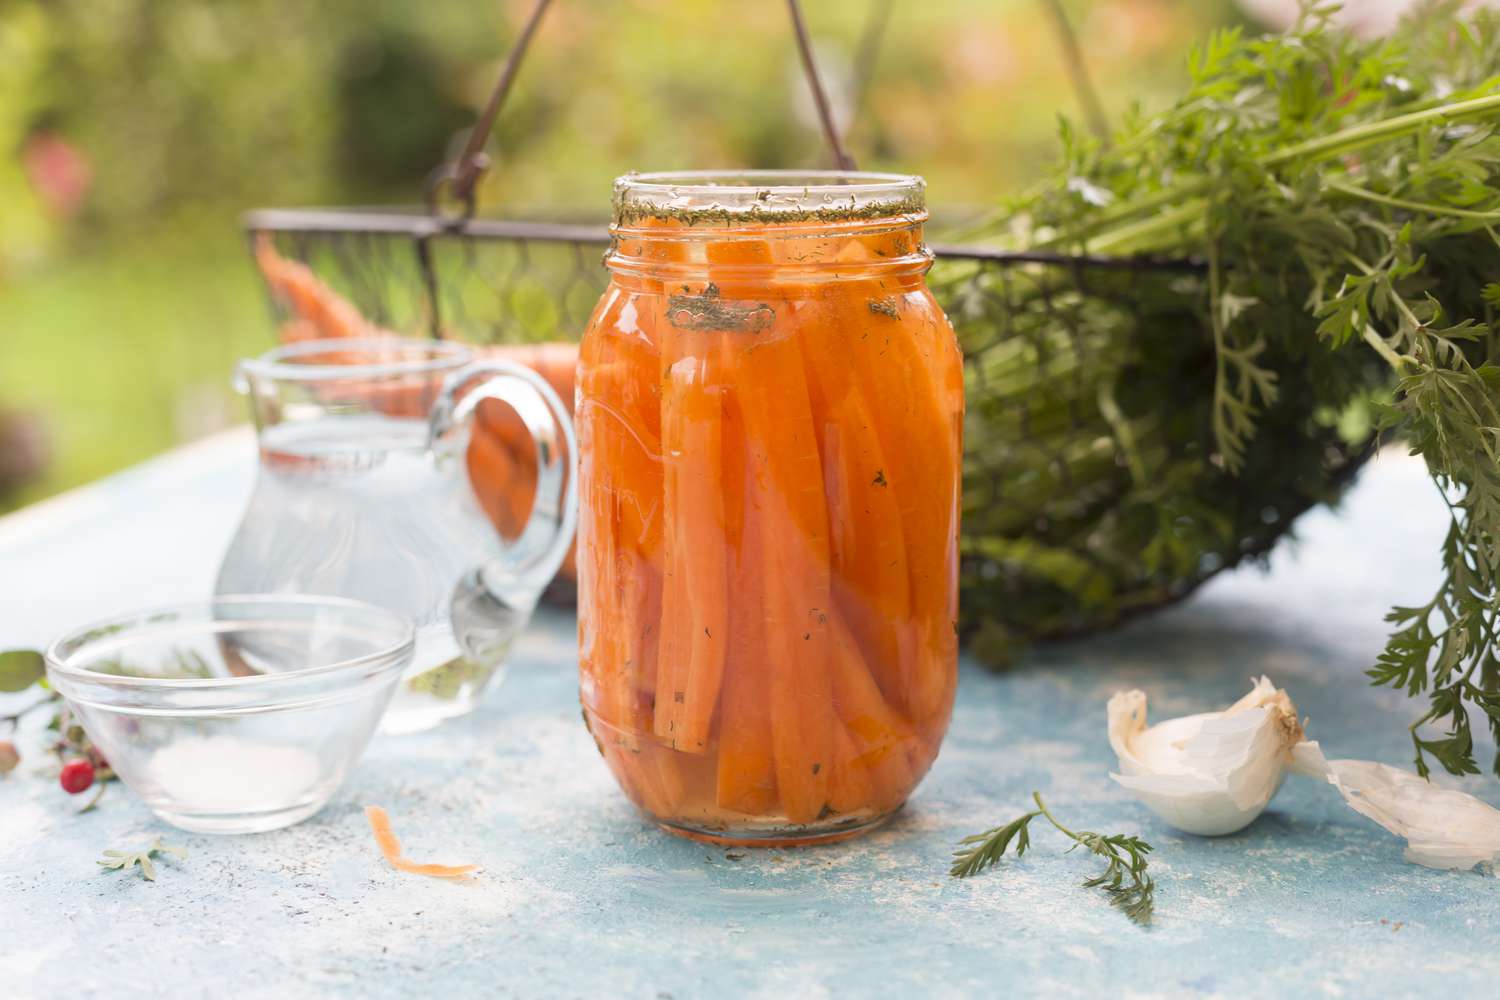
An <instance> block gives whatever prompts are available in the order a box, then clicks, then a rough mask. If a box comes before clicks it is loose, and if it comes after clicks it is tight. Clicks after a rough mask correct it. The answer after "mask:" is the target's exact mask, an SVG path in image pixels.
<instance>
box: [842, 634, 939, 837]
mask: <svg viewBox="0 0 1500 1000" xmlns="http://www.w3.org/2000/svg"><path fill="white" fill-rule="evenodd" d="M832 632H833V656H832V658H831V660H830V661H829V662H830V672H831V674H832V678H833V697H834V704H835V705H836V707H837V711H838V715H839V718H840V719H841V720H842V722H843V724H844V726H845V728H846V729H847V731H848V733H849V735H850V737H851V738H852V739H853V741H854V746H855V748H856V750H858V752H859V756H858V761H859V763H860V764H862V765H863V766H864V767H865V768H867V769H868V770H869V772H870V776H871V784H872V803H873V804H875V805H876V806H878V807H879V808H881V809H887V810H888V809H894V808H895V807H896V806H898V805H900V804H901V803H902V802H903V801H904V800H905V799H906V796H907V795H908V794H910V792H911V790H912V788H914V787H915V786H916V778H915V777H914V776H913V774H912V772H911V768H910V767H909V765H908V762H907V758H908V755H909V753H910V752H912V751H914V750H916V749H917V740H916V733H915V731H914V730H913V728H912V725H911V723H909V722H907V721H906V720H905V719H904V718H902V716H901V715H900V714H899V713H897V712H895V711H893V710H892V709H891V707H890V706H889V705H888V704H886V702H885V700H884V699H883V698H882V697H881V694H880V689H879V687H877V686H876V684H875V680H874V678H873V677H872V676H871V672H870V670H869V669H868V668H866V666H865V664H864V662H863V659H862V657H861V654H860V651H859V646H858V644H857V643H856V642H855V641H854V637H853V636H852V635H851V634H850V632H849V630H848V628H847V627H845V625H844V623H843V622H842V621H841V620H839V619H837V618H836V619H835V620H834V621H833V622H832Z"/></svg>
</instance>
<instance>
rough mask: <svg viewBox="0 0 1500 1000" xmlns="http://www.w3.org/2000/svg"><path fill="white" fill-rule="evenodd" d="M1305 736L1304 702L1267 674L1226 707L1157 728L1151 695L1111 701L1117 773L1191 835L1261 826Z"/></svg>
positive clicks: (1137, 694) (1165, 818)
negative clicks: (1300, 716)
mask: <svg viewBox="0 0 1500 1000" xmlns="http://www.w3.org/2000/svg"><path fill="white" fill-rule="evenodd" d="M1301 740H1302V726H1301V725H1300V724H1299V723H1298V721H1297V709H1296V706H1294V705H1293V704H1292V701H1291V699H1290V698H1288V697H1287V694H1286V692H1285V691H1282V690H1280V689H1278V688H1277V687H1276V686H1275V685H1274V684H1272V683H1271V681H1270V680H1269V679H1268V678H1266V677H1262V678H1261V679H1260V680H1259V681H1257V682H1256V683H1255V687H1254V688H1253V689H1251V691H1250V693H1249V694H1247V695H1246V696H1245V697H1243V698H1241V699H1240V700H1239V701H1237V702H1235V703H1234V704H1233V705H1231V706H1229V708H1227V709H1225V710H1224V711H1222V712H1206V713H1204V714H1202V715H1189V716H1184V717H1183V718H1180V719H1171V720H1169V721H1167V722H1163V723H1160V724H1158V725H1155V726H1151V727H1149V728H1147V725H1146V695H1145V692H1143V691H1122V692H1120V693H1118V694H1116V695H1115V696H1114V697H1112V698H1111V699H1110V700H1109V744H1110V746H1111V747H1113V748H1114V751H1115V755H1116V756H1117V757H1119V759H1120V773H1119V774H1112V775H1110V777H1112V778H1114V779H1115V781H1117V782H1119V783H1120V784H1121V785H1122V786H1123V787H1125V788H1127V789H1129V790H1130V791H1131V792H1133V793H1134V794H1135V796H1136V797H1137V798H1139V799H1140V800H1141V802H1143V803H1145V805H1146V807H1147V808H1149V809H1150V810H1151V811H1152V812H1154V813H1156V815H1158V816H1160V817H1161V818H1162V820H1163V821H1164V822H1166V823H1167V824H1169V825H1170V826H1173V827H1175V828H1177V829H1178V830H1183V831H1185V832H1187V833H1196V834H1201V835H1203V836H1208V837H1213V836H1219V835H1221V834H1226V833H1234V832H1236V831H1238V830H1242V829H1244V828H1245V827H1246V826H1249V825H1250V824H1251V823H1253V822H1254V821H1255V818H1256V817H1257V816H1259V815H1260V814H1261V813H1262V812H1263V811H1264V810H1265V808H1266V805H1267V803H1269V802H1270V801H1271V796H1273V795H1275V794H1276V790H1277V789H1278V788H1280V787H1281V782H1282V779H1283V778H1285V777H1286V772H1287V769H1288V768H1289V767H1290V766H1291V749H1292V747H1294V746H1295V745H1296V744H1298V743H1299V742H1301Z"/></svg>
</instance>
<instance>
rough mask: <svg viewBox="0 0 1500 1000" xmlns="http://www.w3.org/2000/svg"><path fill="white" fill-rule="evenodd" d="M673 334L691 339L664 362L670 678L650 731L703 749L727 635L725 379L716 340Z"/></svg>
mask: <svg viewBox="0 0 1500 1000" xmlns="http://www.w3.org/2000/svg"><path fill="white" fill-rule="evenodd" d="M674 340H675V341H676V342H678V343H680V344H688V343H691V344H693V345H694V346H693V347H692V348H691V349H685V350H684V351H683V353H682V354H681V356H680V357H678V358H677V359H676V360H674V361H673V362H672V363H671V365H670V367H669V368H668V369H667V373H666V379H665V382H664V384H663V387H662V418H661V422H662V457H663V461H664V462H665V463H666V478H665V480H664V493H663V515H664V520H665V522H666V523H667V524H669V525H671V526H673V528H674V530H673V531H672V532H671V533H670V534H669V536H668V539H667V574H668V580H667V593H666V596H665V598H664V602H663V607H662V618H663V624H662V629H663V633H662V634H663V639H664V641H666V642H669V643H670V644H671V645H670V646H669V647H668V648H669V649H670V654H669V655H664V656H663V657H662V659H661V660H660V662H659V664H658V683H660V681H661V679H662V678H663V677H666V678H670V681H671V686H670V687H668V688H667V689H666V690H665V691H663V690H660V689H658V691H657V700H656V720H655V722H656V725H655V731H656V735H657V736H659V737H661V738H662V739H665V740H667V741H668V742H669V744H670V745H671V746H672V747H674V748H675V749H678V750H685V751H688V752H690V753H703V752H704V751H706V750H707V749H708V737H709V728H710V724H711V722H712V719H713V714H714V709H715V707H716V706H717V704H718V698H719V685H720V683H721V681H722V680H723V676H724V654H725V649H726V648H727V645H728V641H729V634H728V633H729V630H728V614H729V607H728V601H729V594H728V576H727V572H728V571H727V567H726V557H727V552H726V549H725V544H724V540H725V524H724V484H723V459H722V431H723V410H722V403H721V397H722V392H723V387H722V386H721V385H719V384H718V380H717V377H716V374H715V373H716V372H717V371H718V370H719V366H718V364H717V363H716V356H717V354H718V348H717V341H716V340H710V339H709V338H706V337H704V336H703V335H692V336H691V337H690V336H688V335H683V336H681V337H679V338H674ZM705 342H706V346H705ZM669 661H670V662H669Z"/></svg>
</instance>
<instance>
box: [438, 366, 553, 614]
mask: <svg viewBox="0 0 1500 1000" xmlns="http://www.w3.org/2000/svg"><path fill="white" fill-rule="evenodd" d="M476 379H481V380H482V381H479V382H478V383H477V384H475V380H476ZM466 387H467V388H466ZM486 399H495V400H499V401H500V402H502V403H504V404H506V405H507V406H509V407H510V408H511V409H512V410H514V411H515V412H516V415H517V416H519V417H520V418H521V422H522V423H524V424H525V425H526V429H527V431H528V432H530V434H531V440H532V443H533V444H534V445H535V446H536V457H537V463H536V464H537V477H536V499H535V500H534V501H533V502H532V505H531V516H530V517H529V518H527V521H526V526H525V527H524V528H523V529H522V530H521V534H520V535H519V536H518V537H517V538H516V539H515V541H509V540H507V539H505V538H504V537H503V536H500V534H499V531H498V529H497V530H496V535H497V536H498V537H500V547H501V552H502V554H503V557H504V558H503V559H502V560H501V561H499V562H492V563H489V564H487V565H485V566H483V567H481V568H480V573H481V576H482V578H483V582H484V585H485V588H486V589H487V590H489V591H490V592H491V593H492V594H494V595H495V596H496V597H501V598H503V599H504V600H505V601H506V602H507V603H510V604H515V603H518V602H520V601H525V602H528V603H534V602H535V601H536V600H537V599H538V598H539V597H540V596H541V593H542V591H543V590H544V589H545V588H546V586H547V584H549V583H551V582H552V578H553V577H554V576H556V575H557V571H558V569H559V568H560V567H561V566H562V563H563V559H565V558H566V557H567V554H568V549H569V547H570V546H571V545H572V544H573V531H574V528H575V526H576V525H577V522H578V482H577V476H576V474H575V473H574V471H573V469H572V463H573V462H574V461H575V460H576V456H577V454H578V441H577V439H576V437H575V436H574V434H573V421H572V419H571V418H570V417H569V416H568V411H567V408H566V407H565V406H564V405H563V402H562V400H561V399H560V398H559V397H558V395H557V392H556V391H555V390H554V389H553V388H552V386H550V385H548V384H547V381H546V380H545V379H543V378H542V377H541V376H540V375H538V374H537V373H536V372H534V371H532V370H531V369H530V368H527V367H525V366H524V365H519V364H516V363H514V362H511V361H498V360H496V361H476V362H474V363H472V364H470V365H467V366H466V367H464V368H463V369H461V370H459V371H456V372H454V373H453V374H452V375H450V376H448V378H447V379H446V380H445V381H444V383H443V387H442V390H441V391H440V392H439V393H438V397H437V400H436V401H435V402H434V403H433V405H432V410H431V414H430V423H429V433H428V445H429V448H430V449H431V451H432V452H433V454H434V455H437V454H441V451H442V449H441V447H440V446H441V445H442V443H443V442H444V440H445V439H447V438H448V437H449V436H450V435H452V434H453V433H455V431H457V430H459V429H464V430H469V431H472V428H473V420H474V413H475V411H476V410H477V409H478V407H479V404H480V403H481V402H483V401H484V400H486Z"/></svg>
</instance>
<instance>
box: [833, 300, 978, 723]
mask: <svg viewBox="0 0 1500 1000" xmlns="http://www.w3.org/2000/svg"><path fill="white" fill-rule="evenodd" d="M860 284H861V285H862V286H863V287H864V293H863V294H864V295H869V296H873V297H872V298H868V299H866V298H863V297H860V298H854V299H852V300H851V299H841V300H837V301H836V302H835V303H834V307H835V308H836V310H837V312H838V315H839V316H840V317H841V318H842V322H839V323H835V324H834V326H835V328H836V329H837V330H838V332H839V333H840V334H842V337H843V342H842V343H843V348H844V351H845V352H846V354H847V355H848V357H849V359H850V360H849V367H850V371H851V377H852V378H853V379H854V380H855V382H856V384H857V385H858V386H859V387H860V389H861V391H863V393H864V394H865V397H866V398H867V399H870V400H878V401H879V405H872V406H871V415H872V417H873V423H874V425H875V429H876V433H877V435H878V437H879V440H880V442H881V444H882V446H883V448H884V457H885V462H886V466H887V468H886V469H885V477H884V478H885V480H886V484H887V488H888V489H890V490H891V491H892V493H894V495H895V497H896V500H897V504H898V507H899V510H900V513H901V522H902V530H903V536H904V539H905V542H906V550H907V569H908V578H909V581H910V583H909V585H910V594H911V601H912V611H913V616H914V618H915V621H916V627H917V629H918V633H919V634H918V636H917V637H915V639H914V641H915V642H916V644H917V646H918V647H922V648H928V647H931V646H933V645H939V646H941V647H942V648H944V649H946V648H948V647H949V645H950V643H949V640H948V639H947V638H946V634H947V633H952V631H953V620H954V619H955V618H956V616H957V604H956V602H955V601H954V600H952V599H951V594H952V592H953V588H952V583H951V581H952V579H953V575H954V574H953V559H954V547H955V543H956V537H957V526H958V508H957V490H956V483H957V480H958V475H959V466H958V462H959V455H958V452H957V439H958V433H957V429H956V427H955V425H954V423H953V419H952V417H951V415H950V414H949V413H948V412H947V411H946V410H945V407H944V395H943V393H942V390H941V389H940V387H938V386H936V385H934V384H933V381H932V379H931V377H930V372H931V369H930V368H929V366H928V363H927V361H926V359H925V358H924V357H923V351H922V346H921V345H919V343H918V342H917V338H916V337H915V336H914V335H913V331H912V324H908V323H905V322H901V321H900V319H899V317H900V315H902V310H905V309H909V308H911V307H912V304H911V303H910V302H908V301H907V300H906V299H905V298H903V297H900V296H892V297H889V298H881V297H879V295H878V292H879V291H882V290H883V288H884V286H881V285H880V284H879V283H877V282H861V283H860ZM867 302H884V303H885V304H886V305H887V306H889V308H890V309H891V310H893V311H895V312H896V313H897V315H896V316H890V315H888V314H886V313H883V312H879V311H876V310H873V309H871V308H869V306H868V305H866V304H865V303H867ZM861 311H862V312H863V315H861ZM949 687H950V686H949V685H948V684H947V683H946V679H945V678H943V677H937V678H934V677H932V676H930V671H924V670H922V669H913V670H910V671H908V672H907V674H906V688H907V690H906V704H907V705H908V706H909V707H910V709H911V712H912V715H913V717H914V718H920V717H924V716H926V715H929V714H932V713H934V712H937V711H939V710H940V707H941V699H942V695H943V692H944V691H945V690H948V689H949Z"/></svg>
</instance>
